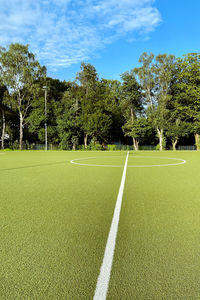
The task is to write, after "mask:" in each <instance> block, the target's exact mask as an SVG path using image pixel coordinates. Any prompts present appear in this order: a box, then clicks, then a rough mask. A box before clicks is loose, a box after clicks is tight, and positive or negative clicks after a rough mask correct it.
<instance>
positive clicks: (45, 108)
mask: <svg viewBox="0 0 200 300" xmlns="http://www.w3.org/2000/svg"><path fill="white" fill-rule="evenodd" d="M43 89H44V112H45V123H44V129H45V150H48V144H47V87H46V86H43Z"/></svg>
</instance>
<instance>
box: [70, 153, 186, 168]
mask: <svg viewBox="0 0 200 300" xmlns="http://www.w3.org/2000/svg"><path fill="white" fill-rule="evenodd" d="M120 156H121V155H120ZM110 157H119V156H101V157H86V158H78V159H73V160H71V161H70V163H71V164H74V165H79V166H88V167H106V168H108V167H111V168H122V167H124V165H97V164H83V163H79V162H78V161H82V160H88V159H97V158H110ZM121 157H122V156H121ZM134 158H158V159H167V160H177V161H179V162H178V163H175V164H174V163H173V164H156V165H129V166H128V168H152V167H169V166H178V165H183V164H186V162H187V161H186V160H184V159H180V158H173V157H157V156H135V157H134Z"/></svg>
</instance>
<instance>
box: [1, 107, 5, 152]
mask: <svg viewBox="0 0 200 300" xmlns="http://www.w3.org/2000/svg"><path fill="white" fill-rule="evenodd" d="M5 129H6V119H5V111H4V109H3V108H2V135H1V149H4V137H5Z"/></svg>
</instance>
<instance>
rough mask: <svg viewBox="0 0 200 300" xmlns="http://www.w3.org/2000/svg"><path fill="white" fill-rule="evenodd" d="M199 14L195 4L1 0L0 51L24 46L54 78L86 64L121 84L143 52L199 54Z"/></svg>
mask: <svg viewBox="0 0 200 300" xmlns="http://www.w3.org/2000/svg"><path fill="white" fill-rule="evenodd" d="M199 12H200V1H199V0H187V1H184V0H155V1H154V0H76V1H75V0H34V1H33V0H0V45H1V46H5V45H8V44H9V43H11V42H19V43H23V44H27V43H28V44H29V45H30V50H31V51H32V52H34V53H36V54H37V59H38V60H39V61H40V63H41V64H45V65H46V66H47V70H48V75H49V76H51V77H53V78H58V79H61V80H73V79H74V78H75V75H76V73H77V72H78V71H79V70H80V62H81V61H85V62H88V63H91V64H93V65H94V66H95V67H96V69H97V72H98V74H99V76H100V77H104V78H110V79H120V74H122V73H123V72H125V71H127V70H130V69H132V68H133V67H135V66H137V65H138V59H139V56H140V55H141V54H142V53H143V52H145V51H146V52H153V53H155V54H158V53H168V54H175V55H176V56H181V55H183V54H185V53H189V52H200V34H199V28H200V18H199Z"/></svg>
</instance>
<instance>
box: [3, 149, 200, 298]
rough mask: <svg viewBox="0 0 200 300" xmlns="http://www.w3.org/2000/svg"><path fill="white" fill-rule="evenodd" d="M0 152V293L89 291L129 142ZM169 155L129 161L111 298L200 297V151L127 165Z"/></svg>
mask: <svg viewBox="0 0 200 300" xmlns="http://www.w3.org/2000/svg"><path fill="white" fill-rule="evenodd" d="M0 153H1V154H0V192H1V193H0V227H1V230H0V240H1V243H0V252H1V264H0V299H20V300H21V299H92V298H93V295H94V291H95V286H96V281H97V277H98V274H99V270H100V266H101V263H102V259H103V255H104V249H105V245H106V240H107V236H108V232H109V229H110V224H111V221H112V215H113V211H114V207H115V202H116V198H117V194H118V189H119V185H120V181H121V176H122V171H123V164H124V161H125V158H126V152H111V153H109V152H96V153H94V152H65V151H60V152H59V151H58V152H56V151H55V152H45V151H44V152H42V151H41V152H40V151H27V152H26V151H22V152H20V151H13V152H0ZM139 156H142V157H139ZM88 157H90V159H87V160H85V158H88ZM154 157H155V158H154ZM158 157H159V158H158ZM166 157H167V158H170V157H171V158H181V159H186V160H187V163H186V164H183V165H178V166H168V167H149V168H148V167H147V168H134V167H131V168H128V169H127V175H126V184H125V191H124V197H123V203H122V210H121V216H120V222H119V231H118V236H117V243H116V249H115V256H114V261H113V268H112V273H111V280H110V285H109V291H108V297H107V298H108V299H130V300H132V299H138V300H143V299H152V300H154V299H155V300H156V299H166V300H168V299H199V290H200V283H199V278H200V269H199V260H200V251H199V249H200V197H199V178H200V167H199V166H200V154H199V153H198V152H176V153H173V152H163V153H158V152H151V153H150V152H139V153H135V152H134V153H131V154H130V156H129V166H131V165H134V164H137V165H144V164H145V165H148V164H158V163H159V164H168V163H174V161H173V160H172V161H170V160H168V159H166ZM72 159H79V161H77V162H79V163H84V164H85V163H88V164H93V165H95V164H96V165H101V164H103V165H107V166H108V165H115V166H117V167H109V166H108V167H97V166H91V167H90V166H81V165H73V164H71V163H70V160H72ZM120 166H121V167H120Z"/></svg>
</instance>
